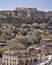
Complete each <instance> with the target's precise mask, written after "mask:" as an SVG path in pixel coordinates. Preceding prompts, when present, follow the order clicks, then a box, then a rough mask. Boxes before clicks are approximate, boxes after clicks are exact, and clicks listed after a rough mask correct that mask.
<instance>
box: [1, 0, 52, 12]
mask: <svg viewBox="0 0 52 65" xmlns="http://www.w3.org/2000/svg"><path fill="white" fill-rule="evenodd" d="M16 7H33V8H37V9H39V10H45V11H52V0H0V10H6V9H15V8H16Z"/></svg>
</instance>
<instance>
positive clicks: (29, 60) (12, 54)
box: [2, 43, 36, 65]
mask: <svg viewBox="0 0 52 65" xmlns="http://www.w3.org/2000/svg"><path fill="white" fill-rule="evenodd" d="M35 61H36V57H35V51H34V48H31V49H30V47H29V48H26V46H24V45H23V44H20V43H17V44H13V45H12V46H10V48H9V49H8V50H7V51H5V52H4V53H3V57H2V64H3V65H34V64H35Z"/></svg>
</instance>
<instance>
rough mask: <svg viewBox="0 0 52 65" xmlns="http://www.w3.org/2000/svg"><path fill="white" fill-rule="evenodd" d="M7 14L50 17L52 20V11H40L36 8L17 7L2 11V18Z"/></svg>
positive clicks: (0, 13) (0, 12) (0, 16)
mask: <svg viewBox="0 0 52 65" xmlns="http://www.w3.org/2000/svg"><path fill="white" fill-rule="evenodd" d="M7 16H13V17H16V16H17V17H27V18H48V19H50V20H52V12H51V11H48V12H44V11H38V10H37V9H36V8H16V10H13V11H12V10H7V11H0V18H6V17H7Z"/></svg>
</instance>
